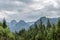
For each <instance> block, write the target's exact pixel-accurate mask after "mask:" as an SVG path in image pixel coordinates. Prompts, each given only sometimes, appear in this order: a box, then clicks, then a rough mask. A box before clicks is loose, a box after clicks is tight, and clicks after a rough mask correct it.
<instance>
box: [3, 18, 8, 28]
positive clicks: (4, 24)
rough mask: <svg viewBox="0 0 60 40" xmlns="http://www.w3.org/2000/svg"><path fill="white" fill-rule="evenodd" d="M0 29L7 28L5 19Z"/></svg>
mask: <svg viewBox="0 0 60 40" xmlns="http://www.w3.org/2000/svg"><path fill="white" fill-rule="evenodd" d="M2 27H3V28H6V27H7V24H6V20H5V18H4V19H3V26H2Z"/></svg>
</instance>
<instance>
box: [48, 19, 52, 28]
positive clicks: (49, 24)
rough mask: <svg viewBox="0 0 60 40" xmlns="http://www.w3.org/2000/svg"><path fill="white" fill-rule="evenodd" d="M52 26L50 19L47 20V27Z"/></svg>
mask: <svg viewBox="0 0 60 40" xmlns="http://www.w3.org/2000/svg"><path fill="white" fill-rule="evenodd" d="M50 28H51V23H50V21H49V19H48V20H47V29H50Z"/></svg>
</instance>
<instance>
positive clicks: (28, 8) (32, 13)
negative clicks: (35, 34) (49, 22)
mask: <svg viewBox="0 0 60 40" xmlns="http://www.w3.org/2000/svg"><path fill="white" fill-rule="evenodd" d="M42 16H46V17H50V18H55V17H60V1H59V0H0V19H3V18H4V17H5V19H6V20H7V21H11V20H16V21H19V20H24V21H27V22H32V21H35V20H37V19H39V18H40V17H42Z"/></svg>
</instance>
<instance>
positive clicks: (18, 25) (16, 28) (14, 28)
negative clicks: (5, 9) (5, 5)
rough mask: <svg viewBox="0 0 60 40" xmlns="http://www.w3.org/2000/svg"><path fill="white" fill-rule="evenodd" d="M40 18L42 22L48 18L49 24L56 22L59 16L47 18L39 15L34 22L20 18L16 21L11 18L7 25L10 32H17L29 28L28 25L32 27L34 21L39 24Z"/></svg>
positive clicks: (44, 22)
mask: <svg viewBox="0 0 60 40" xmlns="http://www.w3.org/2000/svg"><path fill="white" fill-rule="evenodd" d="M40 19H42V22H43V24H45V25H46V24H47V20H48V19H49V20H50V23H51V24H54V23H55V24H56V23H57V22H58V19H59V18H47V17H41V18H39V19H38V20H37V21H36V22H25V21H23V20H20V21H19V22H16V20H12V21H11V22H10V23H9V27H10V30H11V31H12V32H15V31H17V32H19V31H20V30H21V29H23V28H25V29H26V30H28V29H29V27H32V26H34V23H36V24H37V25H39V24H40Z"/></svg>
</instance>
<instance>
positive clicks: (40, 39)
mask: <svg viewBox="0 0 60 40" xmlns="http://www.w3.org/2000/svg"><path fill="white" fill-rule="evenodd" d="M4 25H5V26H4ZM6 26H7V25H6V22H5V21H4V22H3V24H2V23H0V40H60V20H58V23H57V24H56V25H55V24H51V23H50V21H49V19H48V21H47V27H46V26H45V25H44V24H43V22H42V20H40V24H39V26H38V24H36V23H34V26H33V27H32V26H31V27H30V29H29V30H25V29H22V30H20V31H19V33H17V32H15V33H12V32H10V30H9V28H8V26H7V27H6Z"/></svg>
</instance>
